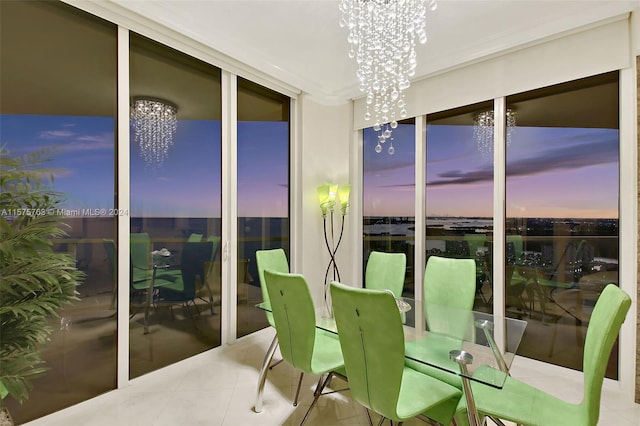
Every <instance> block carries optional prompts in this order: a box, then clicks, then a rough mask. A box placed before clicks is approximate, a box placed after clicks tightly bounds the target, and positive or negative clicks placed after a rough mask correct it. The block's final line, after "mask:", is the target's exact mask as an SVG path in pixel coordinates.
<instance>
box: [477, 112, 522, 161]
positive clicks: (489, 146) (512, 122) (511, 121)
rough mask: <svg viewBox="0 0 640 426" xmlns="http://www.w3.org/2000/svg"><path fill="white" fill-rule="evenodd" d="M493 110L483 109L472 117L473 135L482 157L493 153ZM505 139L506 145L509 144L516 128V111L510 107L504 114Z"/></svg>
mask: <svg viewBox="0 0 640 426" xmlns="http://www.w3.org/2000/svg"><path fill="white" fill-rule="evenodd" d="M494 123H495V120H494V115H493V110H489V111H483V112H481V113H479V114H477V115H476V116H475V117H474V119H473V137H474V138H475V140H476V143H477V145H478V151H480V153H482V156H483V157H487V156H489V155H491V154H492V153H493V128H494ZM506 125H507V126H506V139H507V146H509V145H510V144H511V135H512V134H513V133H514V132H515V130H516V113H515V112H514V111H513V110H512V109H507V114H506Z"/></svg>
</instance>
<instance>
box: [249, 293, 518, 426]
mask: <svg viewBox="0 0 640 426" xmlns="http://www.w3.org/2000/svg"><path fill="white" fill-rule="evenodd" d="M396 302H397V304H398V309H399V310H400V312H401V315H402V319H403V323H404V335H405V361H406V362H407V364H410V365H411V364H413V365H414V366H417V367H418V368H417V369H419V370H427V374H429V373H428V371H429V370H431V371H432V372H433V374H430V375H433V376H434V377H437V378H442V377H443V375H444V377H445V378H446V379H447V380H446V381H447V382H450V381H452V380H459V382H460V383H461V384H462V389H463V393H464V397H465V399H466V403H467V413H468V417H469V423H470V425H472V426H475V425H480V424H481V423H480V421H479V415H478V413H477V411H476V407H475V403H474V400H473V394H472V392H471V384H470V382H471V381H474V382H478V383H481V384H483V385H486V386H491V387H494V388H498V389H501V388H502V387H503V386H504V383H505V380H506V378H507V376H508V375H509V368H510V367H511V364H512V362H513V360H514V358H515V354H516V351H517V349H518V345H519V344H520V341H521V339H522V336H523V335H524V332H525V328H526V326H527V322H526V321H523V320H518V319H515V318H509V317H501V316H497V315H494V314H491V313H485V312H477V311H463V310H458V309H455V308H452V307H450V306H434V305H430V304H428V303H427V304H423V302H422V301H418V300H415V299H411V298H401V299H396ZM416 306H418V307H420V308H421V309H416ZM256 307H257V308H259V309H262V310H265V311H270V307H268V306H265V305H264V304H258V305H256ZM423 307H424V308H423ZM416 324H417V326H416ZM430 325H431V329H432V330H430ZM316 327H317V328H318V329H321V330H324V331H326V332H329V333H333V334H336V335H337V334H338V330H337V327H336V323H335V319H334V318H333V317H332V316H331V315H329V314H328V313H327V310H326V309H324V308H321V309H318V311H317V313H316ZM435 330H437V332H436V331H435ZM276 348H277V339H274V341H273V342H272V344H271V346H270V347H269V350H268V351H267V353H266V354H265V358H264V360H263V364H262V368H261V371H260V376H259V378H258V390H257V396H256V403H255V406H254V410H255V411H256V412H260V411H261V410H262V394H263V390H264V384H265V380H266V374H267V369H268V368H269V365H270V363H271V359H272V358H273V354H274V353H275V350H276ZM420 367H422V368H420ZM480 367H482V369H481V370H482V371H481V374H474V373H475V372H476V370H478V369H479V368H480ZM487 367H488V368H487ZM447 376H448V377H447Z"/></svg>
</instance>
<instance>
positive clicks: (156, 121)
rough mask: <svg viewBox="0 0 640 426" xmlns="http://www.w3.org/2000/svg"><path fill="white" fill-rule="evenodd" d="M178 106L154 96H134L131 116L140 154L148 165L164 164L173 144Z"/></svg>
mask: <svg viewBox="0 0 640 426" xmlns="http://www.w3.org/2000/svg"><path fill="white" fill-rule="evenodd" d="M177 112H178V107H176V106H175V105H174V104H172V103H170V102H168V101H165V100H162V99H154V98H134V100H133V105H132V106H131V118H132V124H133V128H134V137H135V141H136V142H137V143H138V146H139V147H140V156H141V157H142V159H143V160H144V162H145V163H146V164H147V165H148V166H162V164H163V163H164V160H166V159H167V156H168V153H169V148H170V147H171V145H173V137H174V135H175V133H176V128H177V126H178V120H177V118H176V114H177Z"/></svg>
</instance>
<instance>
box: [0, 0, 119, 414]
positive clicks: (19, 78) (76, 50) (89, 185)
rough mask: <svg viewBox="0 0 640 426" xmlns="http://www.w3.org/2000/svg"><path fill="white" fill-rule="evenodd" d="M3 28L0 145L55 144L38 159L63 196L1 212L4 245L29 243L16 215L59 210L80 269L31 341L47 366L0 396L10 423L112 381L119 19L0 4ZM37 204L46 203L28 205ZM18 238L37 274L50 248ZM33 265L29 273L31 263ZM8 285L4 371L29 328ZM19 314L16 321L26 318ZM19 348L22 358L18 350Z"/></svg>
mask: <svg viewBox="0 0 640 426" xmlns="http://www.w3.org/2000/svg"><path fill="white" fill-rule="evenodd" d="M0 29H1V30H0V43H1V44H0V51H2V62H1V69H0V93H2V96H0V128H1V129H2V145H4V146H5V147H6V149H7V150H8V151H9V154H5V153H4V152H3V154H2V157H3V158H2V161H3V162H4V161H6V160H7V159H10V158H14V157H23V156H26V155H28V154H30V153H33V152H35V151H37V150H38V149H41V148H43V147H53V154H52V157H51V159H50V161H48V162H46V163H43V164H40V165H37V166H35V167H36V168H42V167H45V168H49V169H52V170H53V172H52V174H53V176H54V177H55V179H53V180H52V181H51V182H50V183H49V189H50V190H51V191H56V192H58V193H59V196H60V199H61V202H60V203H59V204H56V205H55V207H51V208H50V209H40V208H35V209H33V210H32V211H31V212H29V211H27V210H26V209H25V208H26V207H27V205H26V204H22V208H20V209H17V208H11V209H9V210H6V211H4V210H3V212H2V218H1V219H0V220H2V221H3V222H4V223H3V225H5V224H11V227H10V230H7V228H5V227H4V226H3V232H2V236H1V237H0V240H2V244H3V256H2V258H3V259H6V257H5V256H4V255H5V254H6V253H5V252H4V250H6V249H7V247H10V246H13V247H15V245H14V244H12V243H11V242H10V240H11V239H12V238H11V236H12V234H13V236H15V231H17V230H18V229H20V230H21V234H20V235H21V236H20V239H21V240H22V241H23V243H24V242H25V241H27V240H29V241H33V240H32V238H33V236H34V232H33V228H29V227H28V226H23V225H24V222H20V218H17V216H16V215H22V214H28V215H30V216H31V217H33V218H34V219H35V220H38V219H41V218H49V219H51V218H53V217H56V219H57V221H58V223H59V224H60V228H62V229H63V230H64V231H65V232H66V235H64V236H56V237H52V238H49V240H50V243H51V244H52V246H51V247H52V249H53V255H54V256H57V255H67V256H68V257H67V259H69V262H70V264H71V265H74V264H75V266H76V268H78V269H79V270H80V271H82V272H83V273H84V274H85V275H84V278H83V279H82V280H81V283H80V285H79V286H78V287H77V288H76V290H77V292H78V294H77V299H76V300H72V301H71V303H69V304H66V305H64V306H63V308H62V309H59V310H57V311H58V313H59V317H54V316H53V315H47V316H46V317H45V319H44V323H45V325H46V326H48V327H50V330H51V335H50V341H47V342H44V343H42V344H40V345H38V350H39V352H40V355H41V357H42V359H43V360H44V361H45V364H43V365H42V366H44V367H46V369H47V371H46V372H45V373H43V374H40V375H37V376H33V377H32V379H31V383H32V384H33V389H32V390H31V391H30V392H29V394H28V399H27V400H26V401H24V403H23V404H19V403H17V402H16V400H15V399H14V398H12V397H8V398H6V399H5V400H3V403H5V404H6V405H7V407H8V408H9V409H10V411H11V414H12V416H13V418H14V421H15V422H16V424H22V423H25V422H28V421H30V420H33V419H35V418H38V417H41V416H44V415H46V414H49V413H52V412H54V411H57V410H61V409H63V408H65V407H68V406H71V405H74V404H77V403H79V402H82V401H84V400H87V399H89V398H92V397H94V396H96V395H98V394H101V393H104V392H107V391H109V390H112V389H114V388H115V385H116V340H117V339H116V298H115V296H116V291H117V283H116V281H115V279H116V277H115V274H114V272H115V264H113V263H112V262H111V257H110V256H109V251H108V250H107V247H114V243H113V241H114V239H115V238H116V217H117V215H118V211H117V209H116V205H115V204H114V198H115V197H114V194H115V177H114V172H115V139H114V138H115V128H116V122H115V111H116V93H117V90H116V89H117V86H116V48H117V43H116V27H115V25H112V24H110V23H107V22H105V21H102V20H100V19H97V18H95V17H93V16H90V15H88V14H85V13H83V12H80V11H78V10H77V9H75V8H73V7H70V6H67V5H65V4H63V3H61V2H49V1H43V2H40V1H30V2H8V1H7V2H5V1H3V2H0ZM89 95H90V96H89ZM3 167H4V166H3ZM5 173H6V170H3V171H2V174H3V178H5V177H6V176H7V175H5ZM46 175H48V173H45V176H46ZM45 181H48V179H46V178H45ZM0 192H2V193H1V194H0V196H1V200H2V202H1V205H2V206H3V207H0V209H3V208H4V207H6V206H7V203H9V204H11V200H10V199H11V198H14V199H15V197H17V196H18V194H19V190H17V189H16V191H13V190H9V191H8V192H7V191H5V188H4V187H3V189H2V191H0ZM39 194H41V193H39V192H38V191H31V192H30V194H29V197H32V198H33V199H39V202H42V201H43V198H42V197H41V196H40V195H39ZM14 205H15V204H14ZM45 205H48V206H52V205H51V204H49V203H46V204H45ZM35 206H42V204H38V205H34V204H31V207H35ZM123 214H126V212H124V213H123ZM20 223H22V225H20ZM29 229H31V230H29ZM25 245H29V244H22V248H20V249H19V250H17V251H16V252H14V254H15V255H24V254H27V253H28V256H29V257H27V258H26V259H28V260H29V261H34V258H36V259H35V261H36V262H37V263H36V264H35V267H36V268H37V270H38V271H40V272H42V271H43V269H44V268H45V265H47V264H51V256H52V253H50V252H48V250H40V251H38V252H37V253H35V250H34V252H33V253H32V252H27V251H26V250H25V249H24V246H25ZM32 248H33V247H32ZM14 260H15V258H14ZM13 266H14V267H15V263H13ZM6 267H7V265H5V264H4V262H3V263H2V265H1V266H0V271H2V272H1V273H2V276H1V277H0V280H1V281H2V282H3V286H4V285H9V286H11V284H9V283H10V282H15V281H12V280H10V279H9V277H10V276H11V275H13V276H14V278H15V274H12V272H11V268H6ZM25 270H27V268H26V267H25V268H24V269H22V271H25ZM29 271H30V272H31V277H33V278H35V277H36V275H35V271H36V270H35V269H29ZM57 282H62V281H57ZM33 284H34V283H33V281H29V284H28V285H29V286H32V285H33ZM44 287H46V285H45V286H44ZM6 290H7V288H6V287H3V289H2V295H3V296H2V303H3V306H2V311H3V313H2V325H1V329H0V339H1V340H2V345H1V347H2V358H3V360H2V366H1V367H0V368H2V370H3V374H4V373H6V372H7V371H11V369H12V367H15V363H10V361H8V358H6V355H7V352H6V351H8V348H9V345H11V344H12V343H13V342H14V341H13V340H12V337H16V336H17V335H16V333H15V332H16V331H18V330H19V331H21V333H20V335H21V336H24V335H25V333H26V332H25V330H26V327H23V326H20V327H17V326H16V324H15V323H13V322H11V320H10V317H11V314H10V313H8V312H7V311H5V308H7V307H8V306H10V305H12V306H15V305H14V304H13V302H12V301H11V296H10V295H11V294H16V293H13V292H7V291H6ZM14 290H16V288H15V287H14ZM34 290H35V287H34ZM17 291H18V294H19V293H21V292H24V289H17ZM44 295H45V293H44V292H42V290H38V296H34V293H28V294H23V297H24V299H23V301H24V300H29V301H30V302H29V303H30V305H31V306H36V305H37V304H38V302H37V301H38V300H40V306H42V303H43V302H42V298H43V296H44ZM49 296H50V297H51V294H49ZM21 297H22V296H21ZM46 303H48V301H46ZM20 323H22V324H23V325H24V323H25V321H24V319H23V318H20ZM29 323H30V324H31V325H32V326H34V325H37V324H38V320H37V318H36V317H33V318H32V319H31V320H30V321H29ZM5 327H7V328H5ZM13 354H14V355H15V354H16V352H15V350H14V351H13ZM18 358H19V360H26V359H28V356H27V355H25V354H24V353H20V354H19V357H18ZM37 366H38V367H39V366H40V365H37Z"/></svg>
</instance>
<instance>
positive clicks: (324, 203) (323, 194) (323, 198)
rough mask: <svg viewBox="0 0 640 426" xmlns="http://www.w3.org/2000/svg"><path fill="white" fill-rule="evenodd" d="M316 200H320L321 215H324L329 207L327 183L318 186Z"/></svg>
mask: <svg viewBox="0 0 640 426" xmlns="http://www.w3.org/2000/svg"><path fill="white" fill-rule="evenodd" d="M318 201H319V202H320V209H322V216H326V215H327V208H328V207H329V185H320V186H319V187H318Z"/></svg>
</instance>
